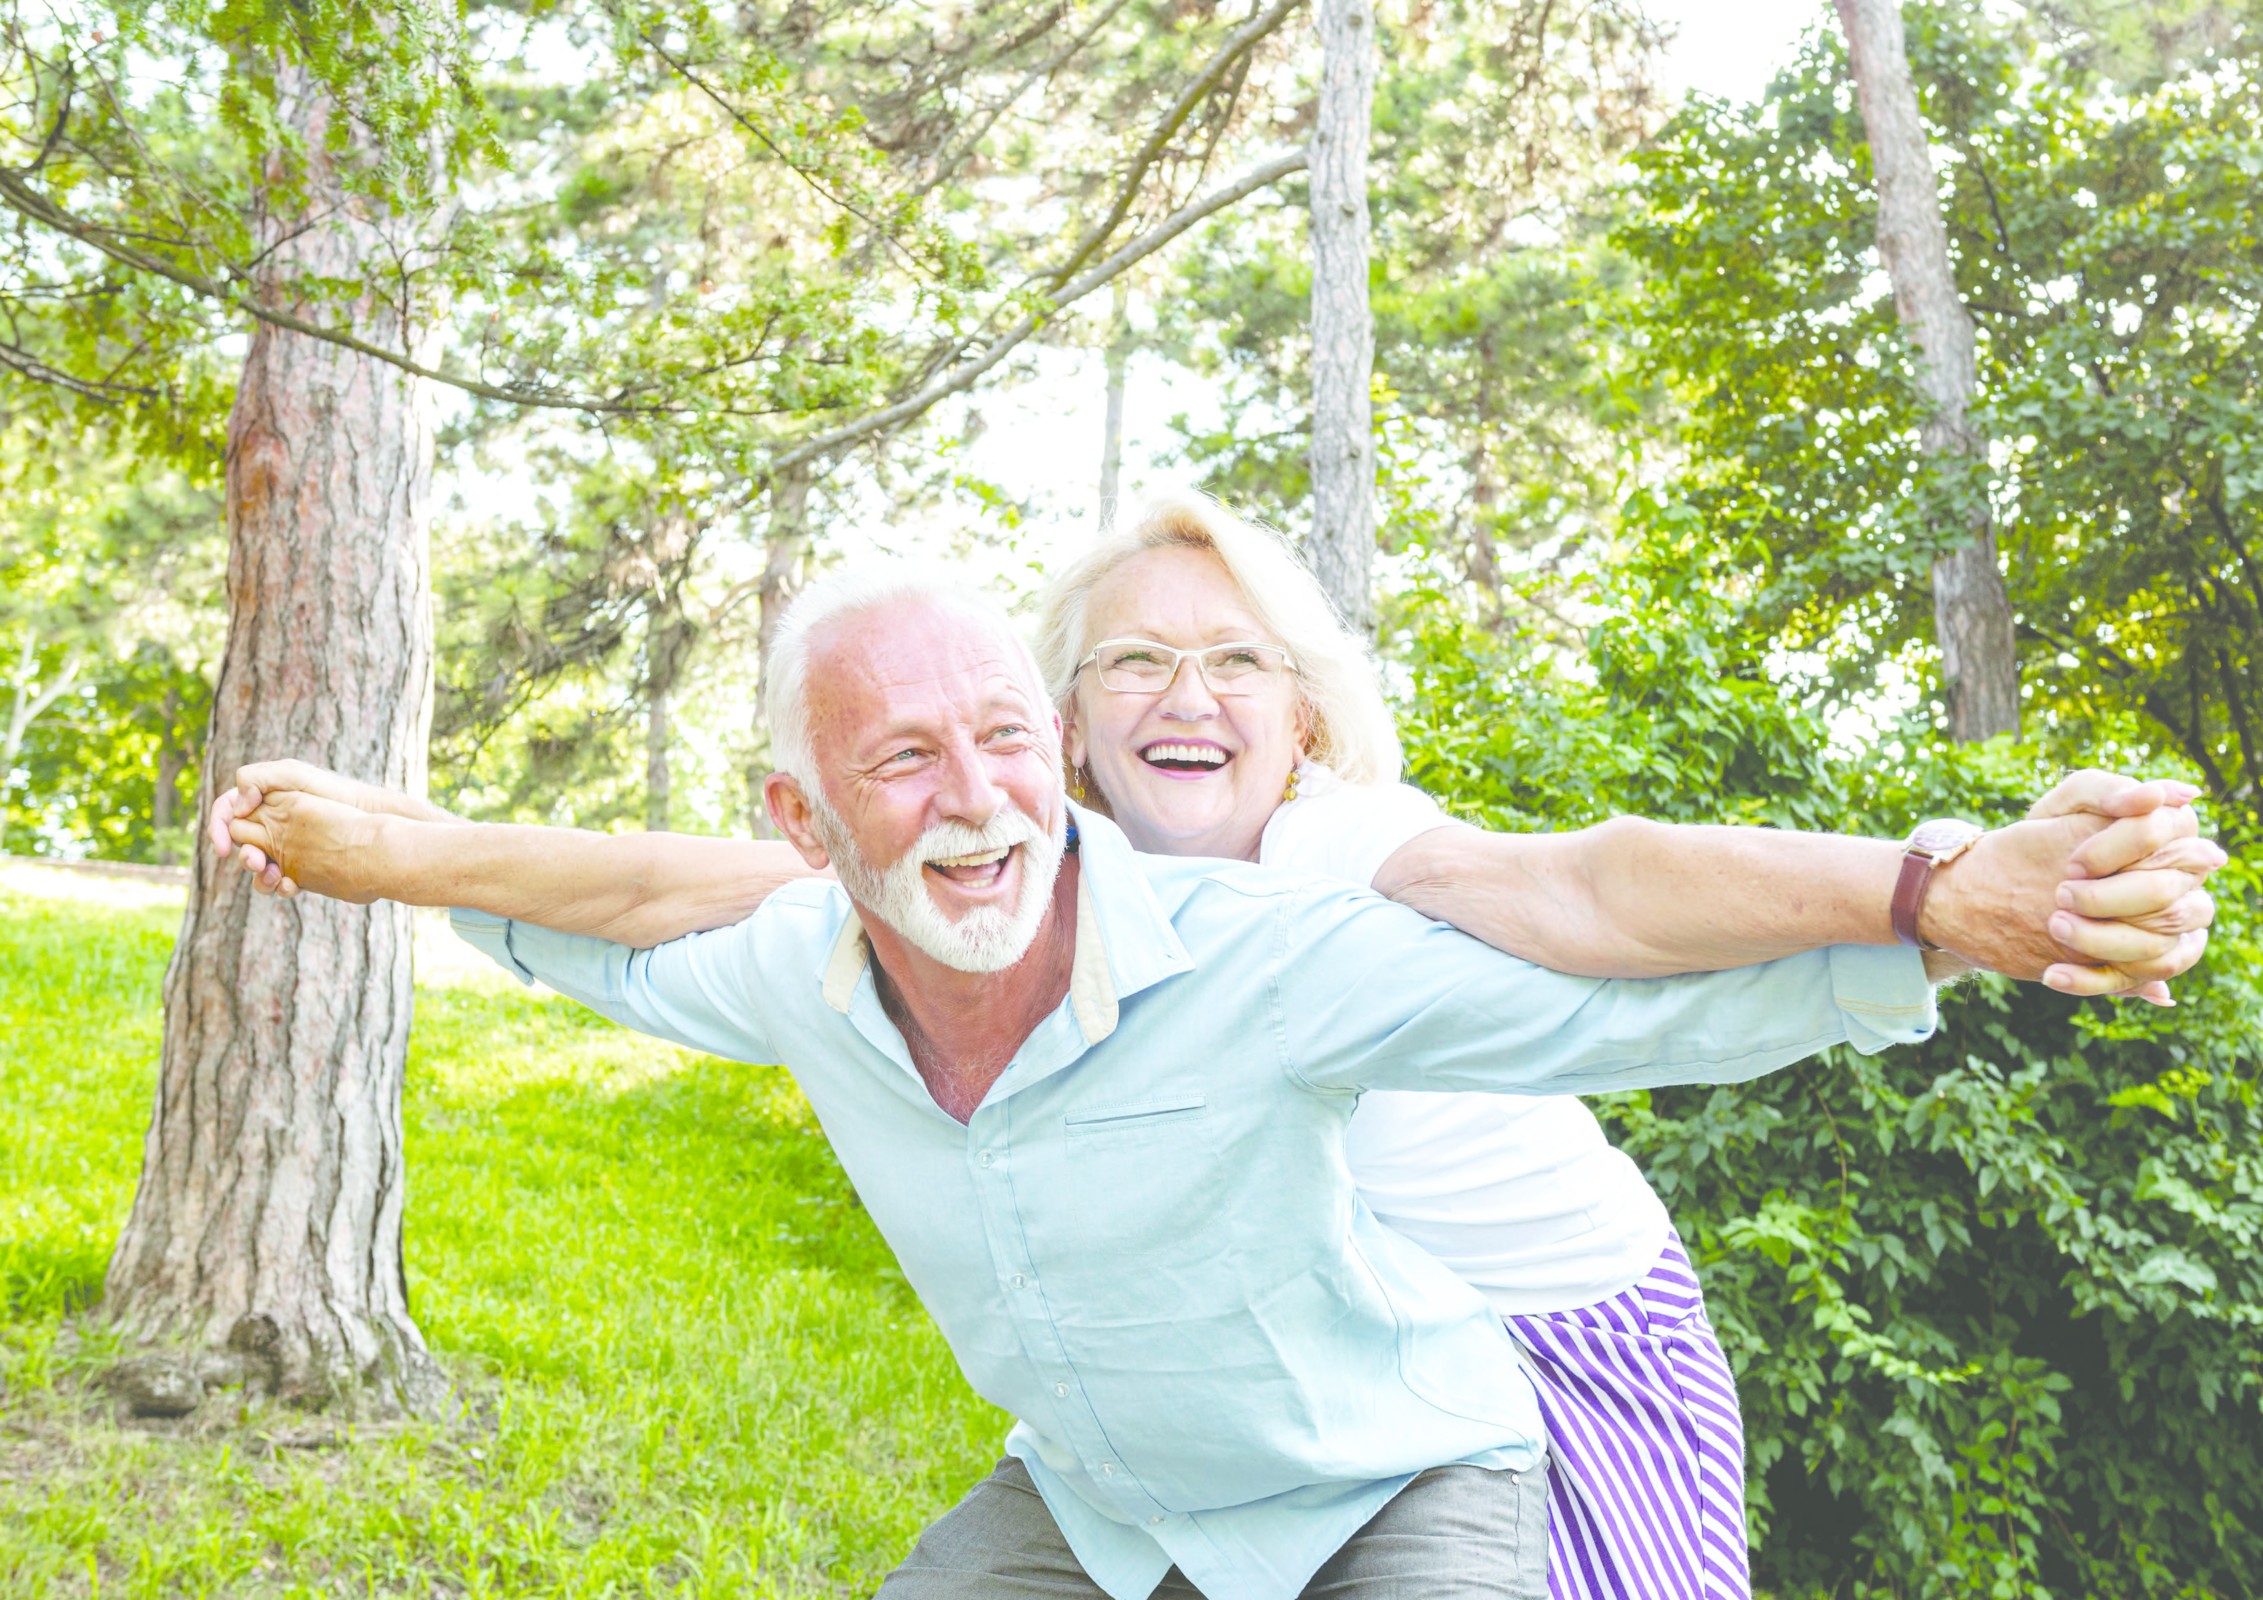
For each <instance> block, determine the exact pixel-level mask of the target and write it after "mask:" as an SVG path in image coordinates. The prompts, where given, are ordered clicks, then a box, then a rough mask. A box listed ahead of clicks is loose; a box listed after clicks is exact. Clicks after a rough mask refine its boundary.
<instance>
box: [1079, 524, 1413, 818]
mask: <svg viewBox="0 0 2263 1600" xmlns="http://www.w3.org/2000/svg"><path fill="white" fill-rule="evenodd" d="M1172 548H1183V549H1189V550H1207V551H1209V552H1210V553H1211V554H1212V555H1214V556H1216V557H1217V558H1218V559H1219V561H1220V562H1222V563H1223V564H1224V566H1225V568H1226V571H1227V573H1228V574H1229V575H1230V576H1231V577H1232V578H1233V580H1234V582H1235V584H1236V585H1237V586H1238V587H1239V588H1240V589H1241V592H1242V598H1243V599H1244V600H1245V601H1247V602H1248V604H1249V609H1250V611H1251V612H1252V613H1254V614H1255V616H1256V617H1257V620H1258V621H1259V622H1261V623H1263V624H1264V625H1265V630H1266V632H1268V633H1270V634H1271V635H1272V636H1273V637H1274V638H1276V639H1278V640H1279V641H1280V642H1281V644H1282V645H1283V646H1285V647H1286V648H1287V650H1288V652H1289V659H1290V660H1291V661H1293V662H1295V663H1296V678H1297V689H1298V692H1299V693H1300V694H1301V695H1302V696H1303V698H1304V708H1305V713H1306V716H1307V718H1308V719H1309V728H1310V731H1309V733H1308V735H1307V737H1306V739H1305V755H1306V758H1307V759H1309V760H1312V761H1317V762H1321V763H1323V764H1324V765H1326V766H1328V767H1330V768H1331V769H1333V770H1334V771H1335V773H1336V774H1337V775H1338V776H1339V777H1341V778H1343V779H1344V780H1345V781H1346V782H1349V783H1396V782H1398V779H1399V766H1400V751H1399V730H1398V727H1397V726H1396V724H1394V723H1393V722H1392V720H1391V708H1390V707H1389V706H1388V705H1387V704H1385V703H1384V700H1383V685H1382V680H1381V678H1380V676H1379V675H1378V674H1377V672H1376V670H1375V662H1374V659H1373V658H1372V657H1371V656H1370V655H1369V654H1368V650H1367V644H1366V641H1365V640H1363V639H1361V638H1360V637H1359V636H1358V635H1357V634H1355V633H1353V632H1352V631H1351V630H1350V629H1349V628H1346V627H1345V626H1344V624H1343V621H1342V619H1341V618H1339V617H1338V616H1337V615H1336V608H1335V607H1334V606H1333V605H1332V604H1330V603H1329V600H1328V595H1327V592H1326V591H1325V590H1323V589H1322V588H1321V587H1320V584H1319V582H1318V580H1316V579H1315V578H1314V577H1313V576H1312V574H1311V573H1310V572H1307V571H1306V570H1305V567H1304V563H1303V562H1301V561H1299V560H1298V559H1297V558H1296V556H1295V554H1294V553H1293V552H1292V551H1291V550H1290V549H1289V546H1288V542H1287V541H1286V540H1284V539H1283V538H1282V537H1281V536H1280V535H1279V534H1277V533H1275V532H1273V531H1272V530H1271V529H1270V528H1261V527H1258V526H1256V525H1254V524H1252V523H1248V522H1245V521H1243V520H1242V519H1241V518H1240V517H1237V516H1235V515H1234V514H1233V513H1232V512H1231V511H1229V510H1227V509H1226V508H1225V507H1224V506H1222V505H1220V504H1219V503H1218V502H1217V501H1216V500H1213V499H1211V498H1210V497H1209V496H1208V495H1204V494H1180V495H1173V496H1171V497H1169V498H1167V499H1162V500H1157V501H1154V502H1152V503H1151V504H1149V505H1148V507H1147V508H1146V509H1145V510H1144V511H1143V512H1141V513H1140V516H1139V518H1138V520H1137V521H1135V522H1133V523H1132V524H1131V525H1130V526H1128V527H1125V528H1121V529H1119V530H1117V531H1116V532H1114V533H1111V534H1108V535H1106V536H1105V537H1103V538H1102V539H1101V541H1100V542H1099V543H1098V544H1097V545H1095V546H1094V547H1093V548H1092V549H1090V550H1088V551H1086V552H1085V553H1084V555H1082V556H1080V557H1079V558H1078V559H1077V560H1076V561H1075V563H1073V564H1072V565H1071V566H1070V567H1069V568H1068V570H1066V571H1065V572H1063V573H1062V574H1061V575H1060V576H1059V577H1058V578H1056V579H1054V580H1053V582H1052V583H1051V584H1050V585H1049V586H1048V587H1047V588H1046V591H1045V595H1044V598H1043V600H1042V601H1041V603H1040V607H1039V610H1038V614H1037V665H1038V669H1039V670H1040V671H1041V672H1043V673H1044V675H1045V689H1046V692H1047V693H1048V694H1050V695H1051V696H1052V697H1053V703H1054V705H1056V706H1057V707H1059V708H1060V710H1061V714H1062V716H1063V717H1064V718H1066V717H1067V716H1068V714H1069V701H1070V698H1071V696H1073V695H1074V694H1075V692H1076V672H1077V663H1078V662H1080V661H1082V660H1083V659H1084V656H1085V652H1086V651H1088V650H1089V649H1091V648H1092V641H1091V640H1089V639H1087V638H1086V637H1085V612H1086V608H1087V606H1088V604H1089V602H1090V601H1091V598H1092V591H1093V589H1094V588H1095V587H1096V586H1097V585H1098V584H1099V583H1100V580H1101V579H1103V578H1105V577H1107V576H1108V574H1109V573H1111V572H1113V571H1115V570H1116V568H1117V567H1119V566H1121V565H1122V564H1123V563H1124V562H1125V561H1127V560H1129V559H1130V558H1131V557H1133V556H1136V555H1138V554H1139V553H1140V552H1141V551H1143V550H1166V549H1172Z"/></svg>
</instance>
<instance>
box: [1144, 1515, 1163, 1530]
mask: <svg viewBox="0 0 2263 1600" xmlns="http://www.w3.org/2000/svg"><path fill="white" fill-rule="evenodd" d="M1162 1520H1163V1519H1162V1518H1161V1517H1149V1518H1148V1519H1147V1525H1148V1526H1149V1527H1150V1528H1152V1527H1154V1526H1155V1524H1157V1523H1158V1522H1161V1521H1162Z"/></svg>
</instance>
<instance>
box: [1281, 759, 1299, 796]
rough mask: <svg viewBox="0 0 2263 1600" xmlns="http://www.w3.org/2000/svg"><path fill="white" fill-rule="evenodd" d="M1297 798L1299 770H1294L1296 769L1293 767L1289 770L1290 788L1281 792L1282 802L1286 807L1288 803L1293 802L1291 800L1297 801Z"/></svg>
mask: <svg viewBox="0 0 2263 1600" xmlns="http://www.w3.org/2000/svg"><path fill="white" fill-rule="evenodd" d="M1296 797H1297V769H1296V768H1294V767H1291V768H1289V786H1288V787H1287V788H1286V789H1283V790H1282V791H1281V801H1282V803H1283V804H1284V805H1285V804H1287V803H1288V802H1289V801H1291V800H1294V799H1295V798H1296Z"/></svg>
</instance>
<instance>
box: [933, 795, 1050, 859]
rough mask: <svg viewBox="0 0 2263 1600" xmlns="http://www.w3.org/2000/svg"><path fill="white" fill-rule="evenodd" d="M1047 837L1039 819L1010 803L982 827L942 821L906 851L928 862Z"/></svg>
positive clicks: (978, 853) (1010, 846) (1011, 846)
mask: <svg viewBox="0 0 2263 1600" xmlns="http://www.w3.org/2000/svg"><path fill="white" fill-rule="evenodd" d="M1043 837H1044V830H1043V829H1041V828H1039V827H1038V825H1037V822H1036V819H1035V818H1033V817H1031V816H1030V815H1029V814H1028V813H1026V812H1024V811H1020V810H1017V809H1014V808H1011V807H1009V808H1008V809H1006V810H1004V811H1001V812H999V813H998V814H997V815H996V816H994V817H992V818H991V819H990V820H989V821H988V822H986V823H984V824H983V825H982V826H981V827H979V828H975V827H970V826H968V825H967V824H966V823H963V822H938V823H937V824H936V825H935V826H934V827H932V828H929V829H928V830H927V831H926V832H925V833H923V834H921V835H920V836H919V842H918V843H917V844H915V845H913V846H912V847H911V848H910V849H909V850H907V851H905V852H904V854H905V856H906V857H908V858H910V859H911V860H914V861H917V862H919V863H920V865H922V866H925V865H926V864H927V863H928V862H930V861H949V860H951V859H953V858H954V857H957V856H978V855H982V854H984V853H985V852H987V851H991V850H1010V849H1012V848H1013V847H1014V846H1015V845H1017V844H1029V843H1031V842H1032V841H1034V840H1037V839H1040V838H1043Z"/></svg>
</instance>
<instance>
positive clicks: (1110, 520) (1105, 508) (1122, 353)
mask: <svg viewBox="0 0 2263 1600" xmlns="http://www.w3.org/2000/svg"><path fill="white" fill-rule="evenodd" d="M1126 299H1127V295H1126V292H1125V287H1124V282H1123V280H1122V279H1121V278H1119V279H1117V280H1116V291H1115V297H1114V314H1113V315H1112V316H1110V318H1109V319H1108V354H1107V373H1108V409H1107V414H1106V417H1105V419H1104V420H1103V422H1102V424H1101V431H1100V521H1099V528H1100V531H1101V532H1102V533H1106V532H1107V531H1108V530H1109V529H1110V528H1112V527H1114V526H1115V525H1116V511H1117V504H1116V502H1117V500H1118V498H1119V497H1120V496H1121V495H1122V493H1123V471H1124V379H1125V377H1126V375H1127V373H1128V370H1129V368H1130V366H1131V321H1130V318H1129V317H1127V316H1126V315H1125V302H1126Z"/></svg>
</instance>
